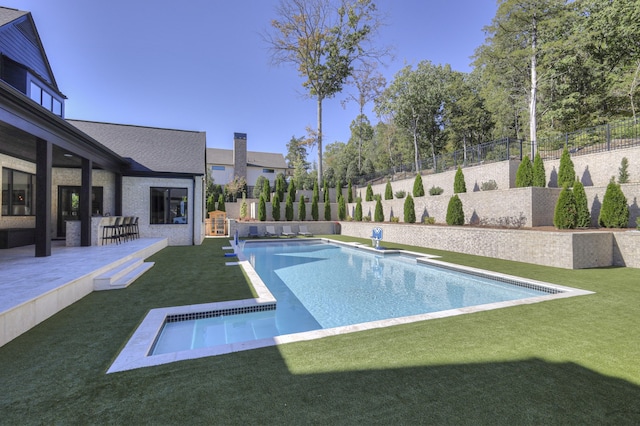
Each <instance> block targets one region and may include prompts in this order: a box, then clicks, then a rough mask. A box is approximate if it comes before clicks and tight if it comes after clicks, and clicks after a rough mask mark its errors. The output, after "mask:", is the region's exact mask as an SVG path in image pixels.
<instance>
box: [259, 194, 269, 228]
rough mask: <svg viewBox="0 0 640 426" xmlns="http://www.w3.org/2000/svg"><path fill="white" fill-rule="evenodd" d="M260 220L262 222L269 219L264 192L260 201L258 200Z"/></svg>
mask: <svg viewBox="0 0 640 426" xmlns="http://www.w3.org/2000/svg"><path fill="white" fill-rule="evenodd" d="M258 220H259V221H260V222H264V221H265V220H267V205H266V203H265V201H264V194H262V195H260V201H258Z"/></svg>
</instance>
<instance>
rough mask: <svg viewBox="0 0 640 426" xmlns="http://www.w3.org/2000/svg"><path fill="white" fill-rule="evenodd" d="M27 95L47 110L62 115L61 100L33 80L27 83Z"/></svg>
mask: <svg viewBox="0 0 640 426" xmlns="http://www.w3.org/2000/svg"><path fill="white" fill-rule="evenodd" d="M29 97H30V98H31V99H33V100H34V101H36V102H37V103H39V104H40V105H42V106H43V107H45V108H46V109H48V110H49V111H51V112H53V113H54V114H56V115H59V116H60V117H62V113H63V111H62V101H61V100H60V99H57V98H56V97H54V96H53V95H52V94H51V93H49V92H48V91H47V90H46V89H44V88H42V87H41V86H40V85H39V84H37V83H35V82H34V81H31V83H30V84H29Z"/></svg>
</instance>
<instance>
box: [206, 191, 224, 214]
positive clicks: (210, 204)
mask: <svg viewBox="0 0 640 426" xmlns="http://www.w3.org/2000/svg"><path fill="white" fill-rule="evenodd" d="M220 195H222V194H220ZM223 197H224V196H223ZM215 209H216V201H215V198H214V195H213V194H210V195H209V196H208V197H207V211H208V212H212V211H214V210H215Z"/></svg>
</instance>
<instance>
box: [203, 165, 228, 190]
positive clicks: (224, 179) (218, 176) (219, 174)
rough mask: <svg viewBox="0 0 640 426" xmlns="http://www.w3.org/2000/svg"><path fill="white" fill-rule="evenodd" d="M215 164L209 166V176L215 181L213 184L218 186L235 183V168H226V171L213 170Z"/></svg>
mask: <svg viewBox="0 0 640 426" xmlns="http://www.w3.org/2000/svg"><path fill="white" fill-rule="evenodd" d="M212 167H213V164H207V169H208V170H209V176H210V177H211V178H212V179H213V183H215V184H217V185H226V184H227V183H229V182H231V181H233V177H234V176H233V174H234V169H233V166H227V165H226V166H224V170H212V169H211V168H212Z"/></svg>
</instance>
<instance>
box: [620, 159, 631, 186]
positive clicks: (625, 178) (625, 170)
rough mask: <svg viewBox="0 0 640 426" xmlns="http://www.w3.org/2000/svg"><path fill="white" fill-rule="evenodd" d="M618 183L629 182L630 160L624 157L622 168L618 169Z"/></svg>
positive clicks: (621, 162) (621, 163)
mask: <svg viewBox="0 0 640 426" xmlns="http://www.w3.org/2000/svg"><path fill="white" fill-rule="evenodd" d="M618 183H629V160H627V157H622V160H621V161H620V168H619V169H618Z"/></svg>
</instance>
